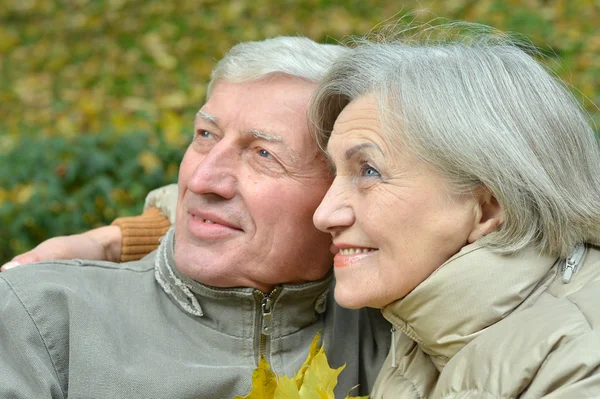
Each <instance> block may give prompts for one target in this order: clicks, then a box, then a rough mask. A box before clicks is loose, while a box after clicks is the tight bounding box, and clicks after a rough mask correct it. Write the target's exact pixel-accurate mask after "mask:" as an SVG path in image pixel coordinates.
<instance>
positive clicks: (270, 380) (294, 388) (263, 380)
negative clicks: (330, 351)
mask: <svg viewBox="0 0 600 399" xmlns="http://www.w3.org/2000/svg"><path fill="white" fill-rule="evenodd" d="M320 339H321V333H320V332H319V333H318V334H317V335H316V337H315V338H314V339H313V342H312V343H311V345H310V348H309V350H308V356H307V357H306V360H305V361H304V363H302V366H301V367H300V370H299V371H298V372H297V373H296V375H295V376H294V377H288V376H285V375H284V376H279V375H276V374H275V373H274V372H273V371H272V370H271V368H270V367H269V364H268V362H267V361H266V360H265V359H264V358H261V359H260V362H259V365H258V368H256V370H254V373H253V374H252V389H251V391H250V393H249V394H248V395H246V396H236V397H235V398H234V399H335V396H334V394H333V390H334V388H335V387H336V385H337V382H338V376H339V375H340V373H341V372H342V371H343V370H344V368H345V367H346V365H345V364H344V365H343V366H341V367H339V368H337V369H332V368H331V367H330V366H329V362H328V360H327V355H326V353H325V347H324V345H321V347H319V340H320ZM344 399H368V396H360V397H359V396H356V397H351V396H349V394H348V395H347V396H346V397H345V398H344Z"/></svg>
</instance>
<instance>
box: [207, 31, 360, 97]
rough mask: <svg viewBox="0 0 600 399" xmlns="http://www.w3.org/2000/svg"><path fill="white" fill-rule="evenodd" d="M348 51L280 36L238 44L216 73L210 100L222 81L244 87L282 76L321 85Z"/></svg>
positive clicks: (227, 55) (301, 38)
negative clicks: (264, 79) (217, 84)
mask: <svg viewBox="0 0 600 399" xmlns="http://www.w3.org/2000/svg"><path fill="white" fill-rule="evenodd" d="M346 51H348V48H346V47H344V46H338V45H333V44H320V43H317V42H315V41H313V40H311V39H309V38H307V37H291V36H279V37H275V38H272V39H266V40H263V41H255V42H244V43H239V44H237V45H235V46H233V47H232V48H231V50H229V52H228V53H227V54H226V55H225V57H223V59H221V61H219V62H218V63H217V65H216V66H215V68H214V69H213V71H212V74H211V78H210V82H209V84H208V88H207V97H210V93H211V92H212V89H213V87H214V85H215V82H216V81H217V80H219V79H225V80H227V81H229V82H234V83H242V82H249V81H254V80H259V79H261V78H263V77H266V76H268V75H271V74H283V75H288V76H294V77H297V78H301V79H305V80H308V81H310V82H315V83H318V82H320V81H321V80H322V79H323V77H324V76H325V73H326V72H327V70H328V69H329V67H330V66H331V64H332V63H333V61H334V60H335V59H336V58H338V57H339V56H340V55H342V54H344V53H345V52H346Z"/></svg>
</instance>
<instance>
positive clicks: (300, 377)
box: [294, 331, 321, 389]
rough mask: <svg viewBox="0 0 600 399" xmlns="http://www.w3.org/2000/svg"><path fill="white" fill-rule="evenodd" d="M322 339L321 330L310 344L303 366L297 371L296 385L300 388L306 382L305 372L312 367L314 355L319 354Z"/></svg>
mask: <svg viewBox="0 0 600 399" xmlns="http://www.w3.org/2000/svg"><path fill="white" fill-rule="evenodd" d="M320 339H321V331H319V332H318V333H317V335H315V338H314V339H313V341H312V343H311V344H310V348H309V349H308V355H307V356H306V360H305V361H304V363H302V366H300V370H298V372H297V373H296V377H295V378H294V379H295V380H296V386H297V387H298V389H300V387H301V386H302V383H303V382H304V374H305V373H306V370H307V369H308V368H309V367H310V364H311V362H312V360H313V359H314V357H315V356H316V355H317V353H319V340H320Z"/></svg>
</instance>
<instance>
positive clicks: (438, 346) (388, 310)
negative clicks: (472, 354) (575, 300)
mask: <svg viewBox="0 0 600 399" xmlns="http://www.w3.org/2000/svg"><path fill="white" fill-rule="evenodd" d="M556 260H557V259H556V258H553V257H548V256H544V255H540V254H539V253H538V252H536V251H534V250H533V249H525V250H523V251H520V252H519V253H518V254H513V255H498V254H494V253H493V252H492V251H490V250H489V249H486V248H484V247H481V246H480V245H478V244H477V243H474V244H471V245H467V246H465V247H463V248H462V250H461V251H460V252H459V253H457V254H456V255H454V256H453V257H452V258H450V259H449V260H448V261H447V262H446V263H444V264H443V265H442V266H441V267H440V268H438V269H437V270H436V271H435V272H434V273H433V274H431V276H429V277H428V278H427V279H426V280H425V281H423V282H422V283H421V284H419V285H418V286H417V287H416V288H415V289H414V290H413V291H411V292H410V293H409V294H408V295H406V296H405V297H404V298H402V299H399V300H397V301H395V302H392V303H391V304H390V305H388V306H386V307H384V308H383V309H382V313H383V315H384V317H385V318H386V319H388V320H389V321H390V322H391V323H392V324H393V325H394V326H396V327H397V328H400V329H401V330H402V331H403V332H404V333H405V334H406V335H408V336H409V337H410V338H412V339H413V340H415V341H416V342H417V343H418V344H419V345H420V346H421V348H422V349H423V351H425V352H426V353H427V354H429V355H431V356H432V360H433V361H434V363H435V364H436V367H437V368H438V369H439V370H441V369H442V368H443V367H444V366H445V365H446V363H447V362H448V360H449V359H450V358H452V357H453V356H454V355H455V354H456V353H457V352H458V351H459V350H460V349H462V348H463V347H464V346H465V345H466V344H468V343H469V342H471V341H472V340H473V339H475V338H476V337H477V336H478V335H479V334H481V333H482V332H483V331H485V329H486V328H487V327H489V326H491V325H493V324H494V323H496V322H498V321H500V320H502V319H503V318H505V317H506V316H507V315H509V314H510V313H511V312H513V311H514V310H515V309H516V308H518V307H519V305H521V304H523V302H524V301H525V300H526V299H527V298H528V297H529V296H530V295H531V294H532V293H533V292H534V291H535V290H536V287H538V286H539V285H540V284H542V282H543V281H548V279H551V278H552V277H553V276H554V274H555V271H554V270H552V266H553V265H554V264H555V263H556Z"/></svg>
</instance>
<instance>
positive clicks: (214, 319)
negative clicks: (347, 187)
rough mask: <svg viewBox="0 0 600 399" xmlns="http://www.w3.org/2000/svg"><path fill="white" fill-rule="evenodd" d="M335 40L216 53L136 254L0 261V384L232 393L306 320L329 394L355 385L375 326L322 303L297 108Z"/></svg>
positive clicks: (73, 392)
mask: <svg viewBox="0 0 600 399" xmlns="http://www.w3.org/2000/svg"><path fill="white" fill-rule="evenodd" d="M342 51H343V49H342V48H340V47H337V46H328V45H319V44H316V43H314V42H312V41H310V40H308V39H305V38H283V37H281V38H276V39H271V40H266V41H264V42H250V43H243V44H240V45H238V46H235V47H234V48H233V49H232V50H231V51H230V53H229V54H228V55H227V56H226V57H225V58H224V59H223V60H222V61H220V62H219V64H218V65H217V67H216V68H215V71H214V72H213V76H212V80H211V83H210V84H209V91H208V93H209V96H208V101H207V102H206V104H205V105H204V106H203V107H202V109H201V110H200V111H199V112H198V114H197V117H196V121H195V129H194V134H193V139H192V142H191V144H190V146H189V148H188V150H187V152H186V154H185V156H184V159H183V161H182V163H181V168H180V173H179V180H178V195H177V197H178V200H177V208H176V224H175V227H174V228H172V229H171V230H169V232H168V234H167V235H166V237H165V238H164V239H163V240H162V242H161V244H160V247H159V248H158V250H157V251H155V252H153V253H152V254H151V255H150V256H148V257H146V258H144V259H142V260H141V261H136V262H130V263H126V264H121V265H119V264H114V263H110V262H103V261H79V260H74V261H51V262H45V263H42V264H38V265H36V266H35V267H21V268H16V269H14V270H11V271H8V272H6V273H2V274H0V309H1V310H0V337H2V338H1V339H0V370H2V371H0V397H11V398H46V397H49V398H63V397H67V396H69V397H77V398H78V397H93V398H95V397H106V398H117V397H119V398H124V397H127V398H130V397H144V398H153V397H173V398H198V397H206V398H232V397H233V396H234V395H243V394H246V393H247V392H248V391H249V389H250V384H251V375H252V370H253V369H254V368H255V367H256V365H257V362H258V359H259V357H260V356H265V357H266V359H267V360H268V361H269V363H270V364H271V366H272V368H273V369H274V370H275V371H276V372H277V373H279V374H288V375H291V374H292V373H294V372H295V371H297V370H298V368H299V367H300V364H301V363H302V361H303V360H304V359H305V357H306V355H307V350H308V347H309V344H310V342H311V341H312V339H313V337H314V336H315V334H316V333H317V332H318V331H319V330H322V331H323V339H324V342H325V345H326V349H327V351H328V356H329V358H330V362H331V363H332V366H334V367H339V366H341V365H342V364H343V363H346V365H347V366H346V369H345V370H344V371H343V372H342V374H341V375H340V379H339V381H340V382H339V384H338V386H337V389H336V393H337V394H338V395H345V394H346V393H347V392H348V391H349V390H350V389H351V388H352V387H353V386H355V385H357V384H360V385H359V388H358V392H357V393H358V394H367V393H368V392H369V391H370V389H371V388H372V385H373V383H374V380H375V377H376V375H377V372H378V370H379V368H380V365H381V364H382V362H383V360H384V358H385V356H386V355H387V352H388V348H389V344H388V342H389V334H388V331H389V325H387V323H385V322H384V321H383V320H382V319H381V317H380V315H379V313H378V312H377V311H373V310H370V311H369V310H364V309H363V310H358V311H352V310H346V309H342V308H340V307H338V306H337V305H335V303H334V302H333V299H332V295H331V288H332V284H333V279H332V275H331V271H330V269H331V254H330V252H329V246H330V240H329V238H328V236H327V235H325V234H323V233H321V232H319V231H318V230H317V229H316V228H315V227H314V226H313V225H312V214H313V212H314V210H315V209H316V207H317V206H318V204H319V202H320V200H321V199H322V197H323V195H324V194H325V192H326V190H327V188H328V187H329V184H330V182H331V176H330V175H329V168H328V164H327V162H326V160H325V158H324V156H323V155H322V153H321V152H320V151H319V150H318V148H317V146H316V144H315V141H314V139H313V138H312V137H311V135H310V133H309V128H308V123H307V118H306V108H307V104H308V102H309V98H310V96H311V93H312V91H313V89H314V88H315V87H316V83H317V82H318V81H319V80H320V79H321V78H322V76H323V75H324V74H325V71H326V69H327V67H328V65H329V64H330V63H331V61H332V60H333V59H334V58H335V57H336V56H337V55H339V54H340V53H341V52H342ZM357 288H359V287H357ZM354 392H356V391H354Z"/></svg>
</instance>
